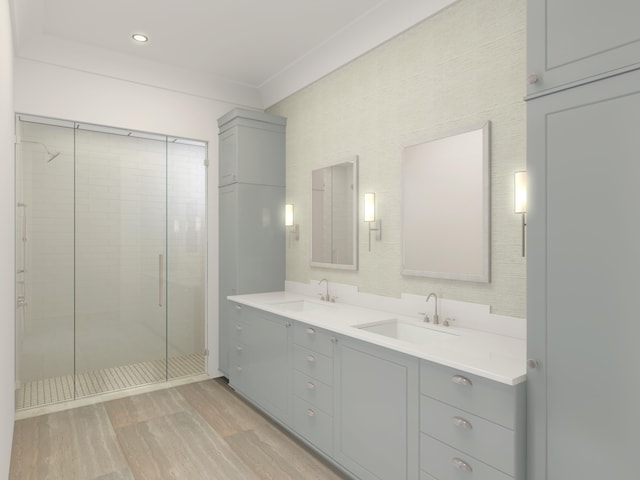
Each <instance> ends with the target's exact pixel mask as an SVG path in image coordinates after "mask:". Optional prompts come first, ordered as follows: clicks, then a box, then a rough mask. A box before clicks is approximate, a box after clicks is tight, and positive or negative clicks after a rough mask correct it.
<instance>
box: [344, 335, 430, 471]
mask: <svg viewBox="0 0 640 480" xmlns="http://www.w3.org/2000/svg"><path fill="white" fill-rule="evenodd" d="M336 351H337V353H336V356H337V358H336V361H335V365H336V372H335V385H334V388H335V405H336V412H335V417H334V420H335V422H334V434H335V442H334V457H335V459H336V460H337V461H338V462H339V463H341V464H342V465H343V466H344V467H346V468H347V469H349V470H350V471H351V472H353V473H354V474H356V475H357V476H358V478H360V479H363V480H364V479H372V480H405V479H406V480H416V479H418V478H419V469H418V450H419V448H418V442H419V439H418V435H419V432H418V425H419V413H418V410H419V387H418V384H419V362H418V359H417V358H415V357H410V356H407V355H403V354H400V353H397V352H394V351H391V350H387V349H384V348H381V347H376V346H374V345H371V344H368V343H364V342H360V341H357V340H353V339H349V338H346V337H339V338H338V343H337V348H336Z"/></svg>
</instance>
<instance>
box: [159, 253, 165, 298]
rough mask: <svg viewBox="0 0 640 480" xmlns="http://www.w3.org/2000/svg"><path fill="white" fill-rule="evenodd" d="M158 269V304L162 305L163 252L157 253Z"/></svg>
mask: <svg viewBox="0 0 640 480" xmlns="http://www.w3.org/2000/svg"><path fill="white" fill-rule="evenodd" d="M158 269H159V270H160V275H158V278H159V279H160V281H159V283H158V305H159V306H160V307H162V306H163V305H164V254H162V253H161V254H159V255H158Z"/></svg>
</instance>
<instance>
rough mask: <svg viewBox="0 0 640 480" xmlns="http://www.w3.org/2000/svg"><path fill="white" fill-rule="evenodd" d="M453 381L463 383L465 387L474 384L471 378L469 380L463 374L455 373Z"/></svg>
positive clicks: (458, 383)
mask: <svg viewBox="0 0 640 480" xmlns="http://www.w3.org/2000/svg"><path fill="white" fill-rule="evenodd" d="M451 381H452V382H453V383H455V384H457V385H463V386H465V387H470V386H471V385H473V384H472V383H471V380H469V379H468V378H467V377H463V376H462V375H454V376H453V377H451Z"/></svg>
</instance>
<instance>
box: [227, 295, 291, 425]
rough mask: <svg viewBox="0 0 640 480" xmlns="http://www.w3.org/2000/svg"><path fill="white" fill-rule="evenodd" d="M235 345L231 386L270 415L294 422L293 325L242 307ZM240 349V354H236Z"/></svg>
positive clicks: (279, 318)
mask: <svg viewBox="0 0 640 480" xmlns="http://www.w3.org/2000/svg"><path fill="white" fill-rule="evenodd" d="M236 326H239V327H240V329H239V330H236V337H235V338H237V343H236V344H234V345H233V347H232V348H233V356H232V358H235V360H236V364H235V365H232V366H231V368H230V375H229V383H230V385H231V386H232V387H234V388H235V389H236V390H238V391H239V392H240V393H242V394H243V395H245V396H246V397H248V398H249V399H250V400H252V401H253V402H255V403H256V404H257V405H258V406H260V407H261V408H263V409H264V410H265V411H266V412H267V413H269V414H271V415H273V416H274V417H275V418H277V419H278V420H280V421H282V422H283V423H285V424H287V423H290V421H291V400H292V398H291V397H292V387H291V372H292V368H293V367H292V363H291V328H290V327H291V323H290V321H289V320H288V319H285V318H282V317H278V316H276V315H271V314H269V313H266V312H261V311H259V310H255V309H252V308H249V307H243V319H242V321H240V322H238V323H237V324H236ZM237 346H240V347H241V350H239V351H238V350H236V349H235V348H236V347H237Z"/></svg>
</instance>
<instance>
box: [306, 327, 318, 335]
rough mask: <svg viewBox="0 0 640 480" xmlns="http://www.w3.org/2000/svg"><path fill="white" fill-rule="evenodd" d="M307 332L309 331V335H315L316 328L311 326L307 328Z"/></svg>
mask: <svg viewBox="0 0 640 480" xmlns="http://www.w3.org/2000/svg"><path fill="white" fill-rule="evenodd" d="M307 333H308V334H309V335H315V333H316V331H315V329H314V328H311V327H309V328H307Z"/></svg>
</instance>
